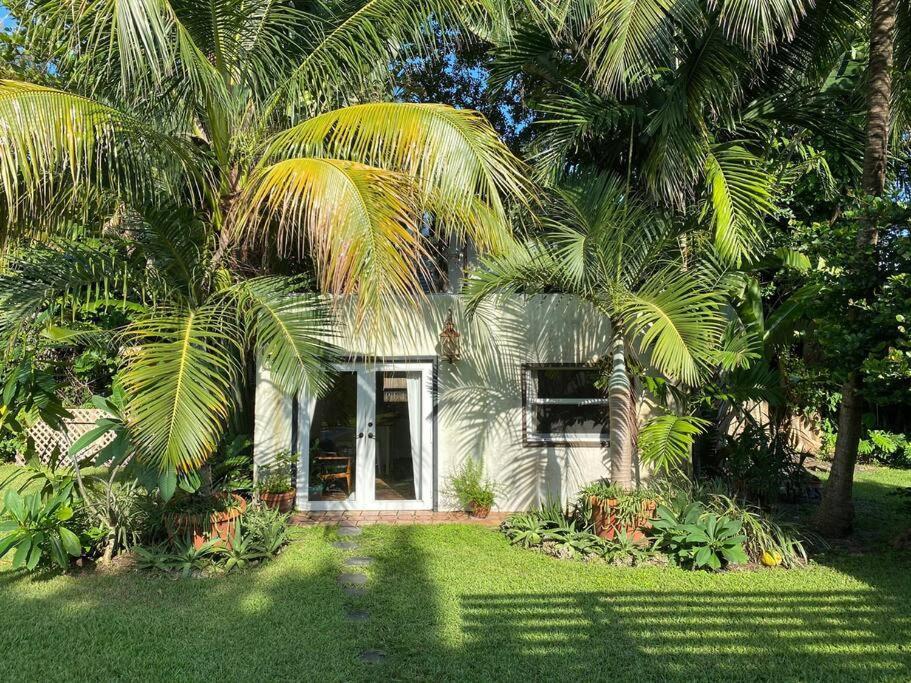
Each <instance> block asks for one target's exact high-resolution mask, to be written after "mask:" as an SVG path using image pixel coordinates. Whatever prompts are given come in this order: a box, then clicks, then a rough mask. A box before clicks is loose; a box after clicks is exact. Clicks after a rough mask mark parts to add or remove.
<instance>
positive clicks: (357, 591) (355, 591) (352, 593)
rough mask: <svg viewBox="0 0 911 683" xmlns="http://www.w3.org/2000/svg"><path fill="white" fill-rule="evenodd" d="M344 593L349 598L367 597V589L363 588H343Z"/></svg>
mask: <svg viewBox="0 0 911 683" xmlns="http://www.w3.org/2000/svg"><path fill="white" fill-rule="evenodd" d="M344 591H345V595H347V596H348V597H349V598H362V597H364V596H365V595H367V589H366V588H364V587H363V586H345V587H344Z"/></svg>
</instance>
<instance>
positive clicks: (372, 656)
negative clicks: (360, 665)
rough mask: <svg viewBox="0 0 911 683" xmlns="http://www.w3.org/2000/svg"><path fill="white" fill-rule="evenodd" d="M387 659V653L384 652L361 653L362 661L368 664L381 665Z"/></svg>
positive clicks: (369, 651)
mask: <svg viewBox="0 0 911 683" xmlns="http://www.w3.org/2000/svg"><path fill="white" fill-rule="evenodd" d="M384 659H386V653H385V652H383V651H382V650H364V651H363V652H361V661H362V662H366V663H367V664H379V663H380V662H382V661H383V660H384Z"/></svg>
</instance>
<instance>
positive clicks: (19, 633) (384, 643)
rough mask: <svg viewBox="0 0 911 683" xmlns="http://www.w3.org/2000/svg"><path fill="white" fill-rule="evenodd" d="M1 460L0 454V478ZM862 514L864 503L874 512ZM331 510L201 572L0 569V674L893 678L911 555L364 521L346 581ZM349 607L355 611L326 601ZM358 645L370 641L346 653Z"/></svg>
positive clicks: (878, 485) (900, 675)
mask: <svg viewBox="0 0 911 683" xmlns="http://www.w3.org/2000/svg"><path fill="white" fill-rule="evenodd" d="M2 476H3V474H2V472H0V477H2ZM898 485H911V473H908V472H902V473H898V472H889V471H885V470H877V471H870V472H864V473H862V474H861V477H860V483H859V486H858V493H859V494H860V496H861V500H860V501H859V505H858V510H859V513H860V514H861V515H862V516H863V517H862V523H861V525H860V526H861V529H860V533H861V535H862V536H863V537H866V538H868V539H869V540H871V542H874V543H875V542H876V539H877V537H878V534H880V533H891V531H892V530H893V529H895V528H898V526H899V525H900V524H902V523H905V524H907V523H908V520H907V518H905V519H904V520H902V519H901V518H900V517H899V513H898V512H897V509H898V508H897V505H898V501H897V499H896V497H895V496H892V495H890V492H891V490H893V489H894V488H895V487H896V486H898ZM877 519H878V520H880V521H877ZM333 540H336V533H335V531H334V530H332V529H308V530H302V531H300V532H298V533H297V538H296V542H295V543H293V544H292V545H291V546H290V547H289V548H288V549H287V550H286V552H285V553H284V554H282V555H281V556H280V557H279V558H278V560H276V561H275V562H274V563H272V564H270V565H269V566H267V567H264V568H263V569H260V570H257V571H252V572H249V573H246V574H238V575H229V576H227V577H222V578H214V579H189V580H179V581H175V580H170V579H167V578H159V577H153V576H149V575H146V574H136V573H131V574H126V575H121V576H105V575H100V574H85V575H76V576H54V575H48V576H40V577H35V578H27V577H22V576H17V575H13V574H11V573H10V572H3V571H0V653H2V659H3V663H2V665H0V671H2V674H0V676H2V677H3V678H7V679H11V680H62V679H70V680H72V679H76V678H79V679H85V680H117V679H137V678H141V679H146V680H149V679H151V680H164V679H177V680H203V679H218V680H221V681H235V680H249V679H253V678H255V679H257V680H276V679H280V680H290V679H295V680H313V679H316V680H333V681H334V680H346V681H348V680H369V679H390V678H391V679H422V680H427V679H435V680H458V681H469V680H471V681H473V680H517V681H518V680H526V681H528V680H594V679H600V680H611V679H612V678H620V679H622V680H626V679H629V678H633V677H635V678H637V679H640V680H688V681H689V680H728V681H730V680H742V681H761V680H774V681H791V680H823V679H826V680H828V681H835V680H877V679H881V680H895V681H899V680H902V681H904V680H909V679H911V557H909V555H908V554H907V553H897V552H891V551H882V552H878V553H876V554H851V553H847V552H830V553H827V554H825V555H823V556H821V557H820V558H819V560H818V563H817V564H815V565H813V566H811V567H810V568H807V569H803V570H797V571H790V572H788V571H777V570H776V571H759V572H727V573H723V574H718V575H711V574H707V573H693V572H684V571H681V570H673V569H658V568H642V569H619V568H612V567H602V566H588V565H584V564H581V563H575V562H561V561H558V560H554V559H551V558H548V557H545V556H542V555H538V554H535V553H531V552H527V551H523V550H520V549H517V548H512V547H510V546H509V545H508V544H507V543H506V541H505V540H504V539H503V537H502V536H500V535H499V534H497V533H495V532H494V531H492V530H490V529H484V528H479V527H469V526H457V525H451V526H440V527H420V526H411V527H371V528H368V529H367V530H366V531H365V533H364V535H363V536H362V537H360V538H359V539H358V543H359V544H360V548H359V549H358V550H357V551H356V552H355V553H353V554H356V555H369V556H371V557H373V558H375V562H374V564H373V565H372V566H371V567H369V568H367V569H366V570H364V571H365V572H366V573H367V574H368V575H369V582H368V586H367V591H366V593H365V594H364V595H363V596H356V597H349V596H348V595H346V594H345V592H344V591H343V590H342V589H341V587H340V586H339V585H338V583H337V576H338V574H339V572H340V571H342V564H343V561H344V559H345V557H346V556H348V555H351V554H352V553H350V552H348V553H346V552H344V551H341V550H337V549H335V548H333V547H332V546H331V545H330V542H331V541H333ZM346 608H358V609H365V610H367V611H368V612H369V613H370V620H369V621H368V622H366V623H351V622H348V621H346V619H345V611H346ZM368 648H372V649H379V650H382V651H384V652H385V653H386V654H387V657H386V659H385V661H384V662H382V663H380V664H373V665H371V664H364V663H361V662H360V661H359V660H358V653H359V652H361V651H362V650H365V649H368Z"/></svg>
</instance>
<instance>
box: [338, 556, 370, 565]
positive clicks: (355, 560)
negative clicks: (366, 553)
mask: <svg viewBox="0 0 911 683" xmlns="http://www.w3.org/2000/svg"><path fill="white" fill-rule="evenodd" d="M371 564H373V558H372V557H349V558H348V559H347V560H345V565H347V566H348V567H369V566H370V565H371Z"/></svg>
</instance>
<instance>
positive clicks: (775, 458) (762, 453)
mask: <svg viewBox="0 0 911 683" xmlns="http://www.w3.org/2000/svg"><path fill="white" fill-rule="evenodd" d="M718 454H719V456H720V457H719V461H718V464H717V466H716V467H715V468H714V471H713V472H712V474H714V475H716V476H719V477H722V478H723V479H724V480H725V481H726V482H727V485H728V488H730V489H731V490H733V491H734V492H735V493H737V494H738V495H740V496H743V497H746V498H748V499H750V500H754V501H757V502H760V503H767V504H768V503H774V502H776V501H778V499H779V498H785V499H787V500H795V499H798V498H800V495H801V492H802V491H803V488H804V483H805V479H806V472H805V470H804V468H803V464H802V463H803V458H804V456H803V455H802V454H801V453H800V452H798V451H797V450H796V449H795V447H794V446H793V444H792V443H791V441H790V433H789V432H788V431H787V430H775V429H770V428H769V427H768V426H767V425H766V426H764V425H762V424H759V423H757V422H747V423H746V424H745V425H744V427H743V429H742V430H741V431H740V432H739V433H737V434H732V435H726V436H723V437H721V438H720V445H719V447H718Z"/></svg>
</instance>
